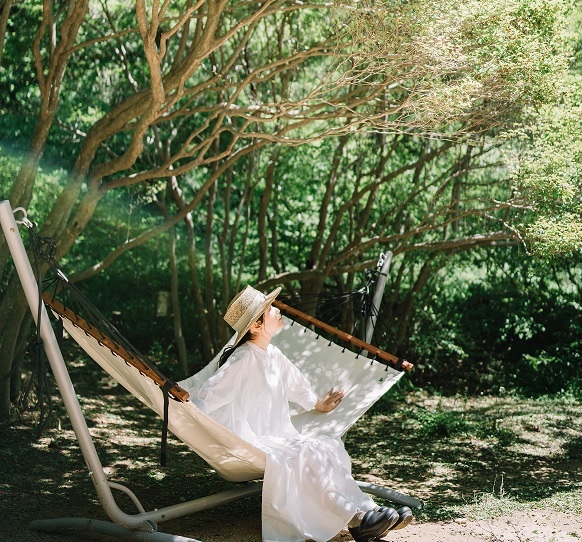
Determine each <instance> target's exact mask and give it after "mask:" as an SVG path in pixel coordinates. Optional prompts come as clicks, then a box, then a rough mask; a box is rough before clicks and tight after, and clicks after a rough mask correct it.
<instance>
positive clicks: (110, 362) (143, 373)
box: [0, 201, 421, 542]
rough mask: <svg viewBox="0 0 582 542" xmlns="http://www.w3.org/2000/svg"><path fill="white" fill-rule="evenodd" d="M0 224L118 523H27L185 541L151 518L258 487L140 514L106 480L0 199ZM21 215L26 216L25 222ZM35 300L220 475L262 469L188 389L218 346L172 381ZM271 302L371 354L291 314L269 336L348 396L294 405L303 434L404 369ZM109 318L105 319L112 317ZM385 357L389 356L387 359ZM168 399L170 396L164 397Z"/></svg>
mask: <svg viewBox="0 0 582 542" xmlns="http://www.w3.org/2000/svg"><path fill="white" fill-rule="evenodd" d="M0 222H1V223H2V228H3V230H4V234H5V236H6V238H7V241H8V245H9V248H10V251H11V253H12V256H13V259H14V261H15V265H16V268H17V271H18V274H19V277H20V280H21V283H22V285H23V288H24V291H25V294H26V296H27V300H28V303H29V305H30V308H31V311H32V313H33V316H34V317H35V321H37V325H39V327H40V333H41V337H42V339H43V344H44V347H45V350H46V351H47V356H48V358H49V361H50V363H51V367H52V370H53V374H54V376H55V379H56V380H57V384H58V385H59V389H60V390H61V394H62V396H63V399H64V402H65V406H66V407H67V411H68V413H69V416H70V417H71V422H72V424H73V428H74V430H75V433H76V435H77V438H78V440H79V443H80V446H81V450H82V452H83V455H84V456H85V460H86V462H87V464H88V466H89V469H90V471H91V475H92V478H93V482H94V484H95V487H96V489H97V492H98V495H99V498H100V500H101V503H102V505H103V507H104V509H105V511H106V513H107V514H108V515H109V517H110V518H111V519H112V520H113V521H114V522H115V523H116V524H117V525H112V524H109V523H107V522H95V521H92V520H88V519H85V518H64V519H60V520H43V521H35V522H33V523H32V524H31V527H32V528H35V529H38V530H49V531H51V530H61V529H63V528H73V529H81V528H83V529H89V530H93V531H98V532H102V533H104V534H110V535H113V536H121V537H123V538H132V539H135V540H152V541H153V540H155V541H157V540H164V541H170V540H171V541H174V542H178V541H184V542H186V541H189V540H191V539H187V538H183V537H175V536H173V535H166V534H165V533H159V532H156V531H157V525H156V523H157V522H161V521H167V520H169V519H173V518H175V517H179V516H181V515H184V514H187V513H191V512H194V511H198V510H201V509H204V508H208V507H210V506H215V505H217V504H223V503H226V502H230V501H232V500H234V499H238V498H242V497H245V496H248V495H253V494H256V493H258V492H260V484H257V483H251V484H250V485H245V486H244V487H241V488H238V489H234V490H230V491H226V492H222V493H219V494H215V495H213V496H209V497H203V498H201V499H195V500H193V501H189V502H187V503H180V504H176V505H173V506H170V507H166V508H162V509H159V510H153V511H151V512H145V510H144V509H143V507H142V506H141V504H140V503H139V501H138V500H137V497H135V495H134V494H133V493H132V492H131V491H130V490H129V489H127V488H125V487H124V486H121V485H120V484H115V483H113V482H108V481H107V479H106V477H105V474H104V472H103V468H102V466H101V463H100V461H99V458H98V456H97V453H96V451H95V448H94V445H93V442H92V439H91V436H90V434H89V431H88V429H87V426H86V423H85V420H84V418H83V415H82V412H81V410H80V407H79V404H78V401H77V398H76V396H75V393H74V390H73V385H72V382H71V381H70V378H69V375H68V372H67V370H66V367H65V364H64V361H63V358H62V354H61V352H60V349H59V347H58V343H57V341H56V338H55V336H54V332H53V330H52V328H51V327H50V324H49V323H48V318H47V317H44V318H42V320H41V321H39V320H40V319H38V318H37V309H39V293H38V288H37V285H36V283H35V278H34V274H33V272H32V269H31V267H30V262H29V261H28V258H27V256H26V252H25V250H24V246H23V244H22V239H21V238H20V234H19V231H18V228H17V226H16V221H15V220H14V216H13V213H12V209H11V208H10V205H9V203H8V202H7V201H4V202H1V203H0ZM24 223H25V224H26V220H25V221H24ZM29 224H31V223H30V222H29V223H28V224H26V225H27V226H28V227H30V226H29ZM60 276H61V279H65V280H66V277H64V275H63V274H62V272H61V273H60ZM67 282H68V281H67ZM43 298H44V302H45V303H46V304H47V305H49V306H50V307H51V309H52V310H53V312H54V313H55V314H56V315H58V316H59V317H60V318H61V319H62V321H63V324H64V327H65V329H66V330H67V332H68V333H69V335H70V336H71V337H72V338H73V339H74V340H75V341H76V342H77V343H78V344H79V345H80V346H81V347H82V348H83V349H84V350H85V351H86V352H87V354H88V355H89V356H91V358H92V359H93V360H95V361H96V362H97V363H98V364H99V365H100V366H101V367H102V368H103V369H104V370H105V371H107V372H108V373H109V374H110V375H111V376H112V377H113V378H114V379H115V380H116V381H118V382H119V383H120V384H121V385H123V386H124V387H125V388H126V389H127V390H128V391H129V392H130V393H132V394H133V395H135V396H136V397H137V398H138V399H139V400H140V401H142V402H143V403H144V404H145V405H147V406H148V407H149V408H151V409H152V410H153V411H154V412H156V413H157V414H158V415H159V416H161V417H162V418H165V419H166V420H167V426H168V428H169V429H170V431H172V433H174V434H175V435H176V436H177V437H178V438H179V439H180V440H182V441H183V442H185V443H186V444H187V445H188V446H189V447H190V448H192V449H193V450H194V451H195V452H196V453H197V454H198V455H199V456H200V457H202V458H203V459H204V460H205V461H206V462H207V463H208V464H209V465H211V466H212V467H213V468H214V469H215V470H216V472H217V473H218V474H219V475H220V476H222V477H223V478H225V479H226V480H229V481H233V482H242V481H251V480H256V479H259V478H261V477H262V476H263V473H264V468H265V454H264V452H262V451H261V450H259V449H258V448H256V447H255V446H253V445H251V444H250V443H248V442H246V441H244V440H243V439H241V438H240V437H238V436H237V435H236V434H234V433H233V432H231V431H230V430H229V429H227V428H225V427H223V426H222V425H220V424H219V423H218V422H216V421H215V420H214V419H213V418H211V417H210V416H207V415H206V414H204V413H203V412H202V411H200V410H199V409H198V408H197V407H196V406H195V405H194V404H193V403H192V402H190V401H189V400H188V397H189V394H188V390H190V389H193V388H195V387H196V386H197V385H198V383H200V382H202V381H203V380H205V379H206V378H207V377H208V376H209V375H210V374H212V372H214V371H215V370H216V368H217V365H218V358H219V355H220V354H219V355H218V356H217V357H216V358H215V359H214V360H212V361H211V362H210V363H209V364H208V365H207V366H206V367H205V368H204V369H203V370H202V371H200V372H199V373H197V374H196V375H193V376H191V377H190V378H187V379H186V380H183V381H181V382H178V383H174V382H171V381H170V380H168V379H167V378H166V377H164V376H163V375H162V374H161V373H160V372H159V371H158V370H156V369H155V368H153V367H151V366H150V365H149V364H148V363H147V361H145V360H143V359H141V358H140V357H139V355H137V353H136V352H135V350H133V349H132V348H131V346H130V345H129V344H128V343H125V342H123V341H119V340H115V339H113V338H111V337H110V336H108V335H107V334H106V333H104V332H103V331H101V330H100V329H98V328H97V327H96V326H95V325H94V324H92V323H89V322H87V321H86V320H85V319H84V318H82V317H81V316H80V315H79V314H77V313H76V312H75V311H73V310H71V309H70V308H69V307H66V306H65V305H64V304H63V303H61V302H60V301H58V300H57V299H55V297H54V296H51V295H49V294H46V293H45V294H44V295H43ZM279 306H280V307H281V308H282V309H283V310H285V311H287V312H289V313H293V315H294V316H295V317H297V318H302V319H303V320H305V321H306V323H307V324H308V325H310V326H314V327H315V326H318V327H319V328H322V329H323V331H325V332H328V333H329V332H331V333H333V334H335V335H336V336H337V337H338V338H340V339H342V340H347V341H350V342H351V343H352V344H355V345H356V346H357V347H358V348H360V349H362V351H364V350H366V351H367V353H368V352H369V353H371V354H372V355H373V356H374V358H372V359H370V358H367V357H364V356H363V355H361V354H356V353H354V352H352V351H349V350H346V349H345V348H342V347H340V346H338V345H337V344H335V343H334V342H332V341H331V340H328V339H324V338H323V337H322V336H320V335H319V333H318V332H314V331H313V330H311V329H309V328H308V327H306V326H303V325H301V324H299V323H297V322H293V321H292V320H290V319H289V318H286V319H285V321H286V326H285V329H284V330H283V331H282V332H281V333H280V334H279V335H277V336H276V337H275V338H274V340H273V343H274V344H275V345H277V346H279V348H281V350H282V351H284V352H285V353H286V355H287V356H288V357H289V358H290V359H292V360H297V365H298V366H299V368H300V370H301V371H302V372H303V373H304V374H305V375H306V376H307V377H308V379H309V380H310V381H311V383H312V385H313V387H314V389H315V390H316V392H317V393H318V395H320V396H323V395H325V393H326V392H327V390H328V389H329V386H330V383H333V384H334V385H338V384H339V385H340V386H341V387H342V388H343V389H344V391H345V392H346V397H345V398H344V399H343V401H342V403H341V404H340V406H339V407H338V408H336V409H335V410H334V411H332V412H330V413H327V414H324V415H322V414H321V413H317V414H314V413H309V412H298V411H297V412H295V413H294V415H293V423H294V424H295V425H296V427H297V428H298V429H299V430H300V431H302V432H303V433H305V434H308V435H312V434H313V435H314V434H330V435H333V436H336V437H341V436H343V435H344V434H345V433H346V431H347V430H348V429H349V428H350V427H351V426H352V425H353V424H354V423H355V422H356V421H357V420H358V418H359V417H360V416H361V415H362V414H363V413H364V412H365V411H366V410H368V409H369V408H370V407H371V406H372V404H373V403H374V402H375V401H377V400H378V399H379V398H380V397H381V396H382V395H383V394H384V393H385V392H386V391H387V390H388V389H389V388H390V387H392V386H393V385H394V384H395V383H396V382H397V381H398V380H399V379H400V378H401V377H402V374H403V370H410V369H411V368H412V366H411V365H410V364H409V363H408V362H406V361H405V360H402V359H399V358H396V357H394V356H391V355H390V354H387V353H385V352H382V351H380V350H379V349H376V348H374V347H372V346H371V345H366V344H365V343H363V342H362V341H358V340H357V339H354V338H352V337H350V336H348V335H346V334H342V333H341V332H340V331H339V330H335V329H334V328H331V327H330V326H326V325H325V324H323V323H321V322H318V321H317V320H315V319H313V318H311V317H309V316H307V315H304V314H303V313H300V312H299V311H295V310H294V309H291V308H290V307H287V306H285V305H283V304H281V303H279ZM40 309H41V310H38V314H40V315H42V314H44V315H45V316H46V311H45V309H44V307H43V306H42V305H40ZM107 324H108V323H107ZM108 325H109V326H110V324H108ZM111 327H112V326H111ZM113 329H114V328H113ZM380 360H381V361H380ZM385 363H390V364H391V365H392V366H388V365H386V364H385ZM170 397H171V399H172V400H170V399H169V398H170ZM359 484H360V486H361V488H362V489H363V490H364V491H367V492H369V493H372V494H375V495H378V496H381V497H384V498H387V499H389V500H391V501H393V502H396V503H399V504H405V505H408V506H412V507H420V506H421V503H420V502H419V501H417V500H416V499H413V498H411V497H408V496H406V495H403V494H401V493H398V492H396V491H392V490H389V489H387V488H382V487H379V486H375V485H373V484H367V483H363V482H359ZM111 489H118V490H121V491H124V492H125V493H127V494H128V495H129V496H130V498H131V499H132V500H133V502H134V503H135V505H136V507H137V508H138V511H139V513H138V514H133V515H130V514H126V513H124V512H122V511H121V510H120V509H119V508H118V507H117V505H116V503H115V500H114V499H113V497H112V494H111ZM120 526H121V527H120ZM136 530H137V531H145V532H138V533H136V534H135V538H133V533H134V532H135V531H136ZM168 537H169V538H168Z"/></svg>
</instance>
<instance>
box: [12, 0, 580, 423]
mask: <svg viewBox="0 0 582 542" xmlns="http://www.w3.org/2000/svg"><path fill="white" fill-rule="evenodd" d="M580 36H581V34H580V6H579V3H578V2H570V1H564V0H531V1H526V0H504V1H499V0H481V1H479V2H476V1H471V0H457V1H452V0H438V1H431V0H425V1H422V2H418V1H410V2H398V1H384V2H378V1H372V0H369V1H361V2H342V1H338V0H335V1H333V2H325V3H319V2H295V1H282V0H266V1H264V2H246V1H237V0H230V1H227V0H216V1H213V2H204V1H195V0H184V1H181V2H169V1H167V2H162V3H160V2H158V1H154V2H145V1H142V0H138V1H136V2H132V6H131V9H129V7H128V4H127V3H126V2H95V1H89V0H77V1H66V0H63V1H59V2H53V1H51V0H45V1H44V2H43V3H39V2H34V1H32V0H21V1H18V0H3V1H0V110H1V112H2V115H1V116H0V149H1V155H0V196H1V197H0V199H2V200H3V199H9V200H10V202H11V204H12V207H13V208H16V207H25V208H26V209H27V210H28V214H29V217H30V218H31V220H33V221H34V222H36V223H38V225H39V233H40V234H41V235H43V236H48V237H50V238H52V239H54V240H55V242H56V247H57V254H56V256H57V258H58V260H59V261H60V262H61V265H62V267H63V269H64V271H65V273H66V274H67V275H68V276H69V277H70V279H71V280H72V281H74V282H75V283H76V284H77V285H78V286H79V288H81V290H82V291H83V292H84V293H85V295H86V296H87V297H88V298H89V299H91V300H92V302H93V303H94V304H95V305H96V306H97V307H99V309H100V310H101V311H102V312H103V313H104V314H105V315H106V316H108V317H109V318H111V319H113V320H114V322H115V323H116V325H117V326H118V327H119V328H120V329H121V330H122V332H123V333H124V335H126V336H127V337H128V338H129V339H130V340H131V341H132V342H133V343H134V344H136V345H137V346H138V347H139V348H140V349H141V350H142V351H144V352H145V353H147V354H149V355H150V357H152V358H153V359H154V360H155V361H156V362H157V363H159V364H160V366H161V368H162V369H163V370H164V372H166V373H167V374H168V376H170V377H173V378H176V379H179V378H182V377H183V376H185V375H186V374H190V373H192V372H194V371H195V370H196V369H197V368H199V367H201V366H202V365H203V364H205V363H206V361H207V360H208V359H210V357H211V356H212V355H213V354H214V353H215V352H216V351H217V349H219V348H220V346H221V345H222V344H224V342H225V341H226V340H227V339H228V336H229V331H228V329H227V326H226V325H225V324H224V322H222V318H221V316H222V314H223V313H224V311H225V307H226V304H227V302H228V300H229V299H230V298H231V297H232V296H233V295H234V294H235V293H236V292H237V291H238V290H239V289H240V288H241V287H242V286H243V285H245V284H247V283H250V284H254V285H256V286H258V287H259V288H261V289H265V290H267V289H269V288H273V287H274V286H278V285H280V286H283V288H284V291H285V292H286V293H287V295H288V296H289V297H288V299H289V300H290V301H289V303H290V304H294V305H296V306H298V307H299V308H303V309H304V310H308V311H311V312H313V313H314V314H316V315H320V316H321V317H322V318H327V319H328V320H331V321H332V323H337V324H338V325H343V326H346V325H347V326H348V329H346V331H348V332H351V331H353V332H354V333H356V334H361V333H362V321H361V320H362V318H361V313H360V308H361V295H360V294H361V289H362V288H365V286H366V283H367V280H368V277H367V276H366V274H365V270H366V269H370V268H372V269H373V268H375V266H376V262H377V260H378V256H379V254H380V253H386V254H387V253H388V252H390V253H391V254H392V255H393V257H392V261H391V267H390V270H389V276H388V280H387V285H386V291H385V295H384V298H383V301H382V305H381V306H380V307H379V314H378V322H379V325H378V329H377V333H376V334H375V337H374V341H375V342H376V343H377V344H378V345H379V346H381V347H382V348H384V349H386V350H388V351H390V352H393V353H395V354H397V355H400V356H403V357H406V358H407V359H409V360H410V361H411V362H413V363H414V364H415V370H414V372H413V373H412V374H411V375H410V378H408V379H406V382H407V385H408V386H411V387H420V388H423V389H426V390H432V391H437V392H439V393H444V394H455V393H462V394H467V395H473V394H480V393H486V394H499V393H502V394H505V393H507V392H515V393H521V394H526V395H540V394H548V393H549V394H556V393H558V394H560V393H568V394H573V395H574V396H577V397H579V396H580V394H581V393H582V391H581V390H582V369H581V361H582V360H581V359H580V358H581V351H582V319H581V318H580V299H581V289H582V266H581V263H582V261H581V260H582V258H581V254H582V253H581V246H582V243H581V242H582V177H581V174H580V172H581V170H580V164H581V159H582V146H581V143H582V123H581V122H580V113H581V109H580V103H581V102H580V100H581V97H582V89H581V84H580V82H581V79H580V50H581V41H580ZM0 276H1V283H0V314H2V315H3V316H2V318H0V374H2V375H5V374H8V373H9V372H10V371H11V370H12V369H14V367H13V363H14V360H15V359H16V353H17V352H19V351H20V350H21V348H22V346H23V345H25V344H26V343H27V341H28V340H29V337H30V329H31V318H30V315H29V314H28V308H27V306H26V304H25V302H24V299H23V296H22V292H21V289H20V286H19V283H18V279H17V278H16V277H15V274H14V271H13V268H12V265H11V263H10V256H9V253H8V252H7V247H6V244H5V242H4V239H3V238H2V239H0ZM346 292H352V293H354V292H356V293H357V295H354V296H351V299H355V300H356V302H355V303H354V304H342V303H341V301H338V299H340V300H341V299H344V300H345V297H341V296H342V295H344V294H345V293H346ZM338 296H340V297H338ZM313 299H325V300H327V303H328V308H329V303H331V307H332V313H333V318H331V317H329V316H325V315H324V314H323V312H322V311H323V308H322V307H323V305H322V306H320V307H319V308H317V307H315V306H313V305H312V304H311V305H310V302H311V301H310V300H313ZM166 305H167V310H166V309H165V308H164V307H165V306H166ZM8 315H9V317H8ZM340 316H341V320H342V322H341V324H340V321H339V320H340ZM28 370H29V368H28V367H27V366H26V365H23V366H17V367H16V370H13V372H12V373H11V377H10V378H9V379H5V380H3V381H1V383H0V419H2V420H9V419H10V418H11V416H12V415H13V413H14V408H15V407H14V405H16V404H17V403H18V400H19V398H21V396H22V390H23V375H24V373H26V372H27V371H28Z"/></svg>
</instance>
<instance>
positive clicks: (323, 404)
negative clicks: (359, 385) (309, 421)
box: [315, 388, 345, 412]
mask: <svg viewBox="0 0 582 542" xmlns="http://www.w3.org/2000/svg"><path fill="white" fill-rule="evenodd" d="M344 395H345V393H344V390H334V389H333V388H331V390H329V391H328V392H327V395H326V396H325V397H324V398H323V399H320V400H319V401H317V403H316V404H315V409H316V410H319V412H331V411H332V410H333V409H334V408H335V407H336V406H338V405H339V404H340V403H341V402H342V399H343V398H344Z"/></svg>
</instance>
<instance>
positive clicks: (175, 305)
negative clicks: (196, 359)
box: [169, 227, 188, 375]
mask: <svg viewBox="0 0 582 542" xmlns="http://www.w3.org/2000/svg"><path fill="white" fill-rule="evenodd" d="M169 234H170V235H169V241H170V242H169V249H170V250H169V264H170V277H171V292H172V320H173V323H174V338H175V339H176V346H177V347H178V361H179V362H180V367H181V368H182V371H183V374H184V375H188V354H187V350H186V341H185V340H184V333H183V331H182V312H181V310H180V292H179V288H178V286H179V284H178V266H177V265H176V230H175V228H173V227H172V228H170V231H169Z"/></svg>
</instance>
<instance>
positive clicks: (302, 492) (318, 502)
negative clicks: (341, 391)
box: [192, 342, 375, 542]
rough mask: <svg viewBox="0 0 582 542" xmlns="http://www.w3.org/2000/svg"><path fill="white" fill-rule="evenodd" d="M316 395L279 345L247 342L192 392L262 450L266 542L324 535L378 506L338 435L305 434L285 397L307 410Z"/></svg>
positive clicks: (290, 541) (322, 539) (202, 404)
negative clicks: (356, 474)
mask: <svg viewBox="0 0 582 542" xmlns="http://www.w3.org/2000/svg"><path fill="white" fill-rule="evenodd" d="M317 399H318V398H317V396H316V395H315V393H314V392H313V390H312V389H311V386H310V384H309V382H308V381H307V379H306V378H305V377H304V376H303V374H302V373H301V372H300V371H299V369H297V367H296V366H295V365H294V364H293V363H292V362H291V361H290V360H289V359H288V358H287V357H285V356H284V355H283V354H282V353H281V351H280V350H279V349H278V348H277V347H276V346H273V345H269V346H268V348H267V350H263V349H262V348H260V347H259V346H257V345H255V344H253V343H248V342H247V343H245V344H243V345H241V346H239V347H238V348H237V349H236V350H235V352H234V353H233V354H232V355H231V356H230V357H229V358H228V360H227V361H226V363H225V364H224V365H223V366H222V367H220V368H219V369H218V370H217V371H216V372H215V373H214V374H213V375H212V376H211V377H210V378H208V380H206V381H205V382H203V383H202V384H201V385H200V387H199V388H198V389H197V390H196V391H195V393H194V396H193V397H192V400H193V401H194V402H195V403H196V404H197V405H198V406H199V407H200V408H201V409H202V410H203V411H204V412H206V413H207V414H209V415H210V416H212V417H213V418H214V419H216V420H217V421H218V422H220V423H221V424H222V425H224V426H226V427H228V428H229V429H231V430H232V431H233V432H235V433H236V434H238V435H239V436H240V437H242V438H244V439H245V440H247V441H248V442H250V443H251V444H253V445H255V446H256V447H257V448H260V449H261V450H263V451H264V452H265V453H266V456H267V461H266V469H265V476H264V480H263V497H262V522H263V523H262V536H263V540H264V541H265V542H300V541H303V540H306V539H313V540H316V541H317V542H325V541H326V540H329V539H330V538H333V537H334V536H335V535H336V534H337V533H338V532H339V531H341V530H342V529H343V528H344V527H345V526H346V524H347V522H348V521H349V520H350V519H351V518H352V517H353V515H354V514H355V513H356V511H357V510H358V509H360V510H368V509H370V508H373V507H374V506H375V505H374V502H373V501H372V499H371V498H370V497H368V496H367V495H366V494H364V493H363V492H362V491H361V490H360V488H359V487H358V485H357V484H356V482H355V481H354V479H353V478H352V476H351V461H350V458H349V456H348V454H347V453H346V451H345V448H344V446H343V443H342V442H341V440H339V439H335V438H332V437H329V436H319V437H306V436H303V435H301V433H299V432H298V431H297V430H296V429H295V427H294V426H293V424H292V423H291V418H290V414H289V401H292V402H294V403H297V404H299V405H300V406H301V407H303V408H304V409H306V410H312V409H313V408H314V407H315V403H316V402H317ZM322 415H325V414H322Z"/></svg>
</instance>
